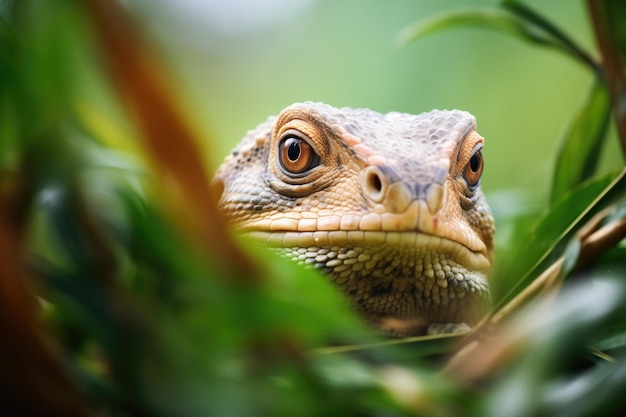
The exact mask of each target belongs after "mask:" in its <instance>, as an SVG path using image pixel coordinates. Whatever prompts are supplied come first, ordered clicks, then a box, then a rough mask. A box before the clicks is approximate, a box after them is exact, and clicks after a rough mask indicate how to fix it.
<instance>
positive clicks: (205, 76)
mask: <svg viewBox="0 0 626 417" xmlns="http://www.w3.org/2000/svg"><path fill="white" fill-rule="evenodd" d="M127 3H128V4H129V5H130V6H131V7H133V8H136V9H137V10H139V11H140V13H139V14H138V15H139V16H142V17H143V18H144V19H145V20H144V21H143V23H144V24H145V26H146V28H147V30H148V31H149V33H150V34H151V35H152V36H153V37H154V39H155V45H158V48H160V53H161V54H162V56H163V57H165V62H166V64H167V65H168V67H169V69H170V70H171V71H172V72H173V74H175V77H176V80H177V82H178V83H179V92H180V94H181V96H182V97H184V99H185V101H186V104H187V106H188V110H189V111H190V114H193V116H194V119H195V120H196V121H197V123H198V125H199V126H200V127H201V129H202V130H203V131H204V132H206V133H207V137H208V136H209V135H211V136H212V137H213V138H214V142H216V143H212V144H210V145H208V144H205V145H206V148H207V149H211V152H210V153H207V155H208V156H207V158H208V159H209V162H210V163H211V164H212V165H213V166H214V167H215V166H217V165H218V164H219V163H220V161H221V159H222V157H223V156H224V155H226V153H227V152H228V151H229V150H230V149H231V148H232V147H233V146H234V145H235V144H236V143H237V142H238V141H239V140H240V139H241V138H242V137H243V136H244V135H245V133H246V131H247V130H248V129H251V128H253V127H254V126H256V125H257V124H258V123H260V122H262V121H264V120H265V118H267V117H268V116H269V115H272V114H276V113H277V112H279V111H280V110H281V109H282V108H283V107H285V106H287V105H289V104H291V103H293V102H298V101H306V100H313V101H323V102H326V103H329V104H332V105H334V106H336V107H340V106H348V107H369V108H371V109H374V110H377V111H380V112H387V111H402V112H409V113H420V112H423V111H428V110H430V109H433V108H440V109H444V108H446V109H450V108H459V109H464V110H467V111H470V112H471V113H473V114H474V115H475V116H476V117H477V119H478V127H479V132H480V133H481V134H482V135H483V136H484V137H485V138H486V140H487V142H486V144H487V146H486V149H485V158H486V164H487V165H486V171H485V174H484V180H483V188H484V189H485V191H486V192H487V194H488V195H494V197H492V199H493V200H494V202H493V205H494V206H495V207H494V210H496V211H498V207H499V201H500V200H501V199H503V200H504V201H505V202H506V201H510V200H509V198H511V191H521V192H523V193H524V196H525V200H524V201H526V202H531V203H537V204H542V203H543V204H545V200H546V198H547V195H548V193H549V189H550V183H551V182H550V178H551V173H552V168H553V167H552V161H553V160H554V155H555V151H556V149H557V147H558V143H559V136H560V134H561V133H562V131H563V129H564V126H565V124H566V123H567V122H568V120H569V119H570V118H571V117H572V115H573V113H574V112H575V111H576V109H577V108H578V107H579V106H580V104H581V102H582V101H583V100H584V98H585V96H586V94H587V91H588V89H589V88H590V86H591V83H592V76H591V74H590V73H589V71H587V70H586V69H585V68H582V67H581V66H580V65H579V64H577V63H575V62H573V61H572V60H571V59H570V58H569V57H567V56H565V55H562V54H560V53H558V52H555V51H552V50H546V49H542V48H537V47H536V46H534V45H528V44H525V43H523V42H520V41H519V40H518V39H514V38H513V37H510V36H508V35H506V34H503V33H501V32H495V31H492V30H485V29H480V28H459V29H454V30H450V31H445V32H441V33H437V34H433V35H430V36H426V37H423V38H420V39H418V40H417V41H414V42H411V43H409V44H408V45H404V46H402V45H400V44H399V43H398V42H397V37H398V34H399V32H400V31H401V30H402V29H404V28H405V27H407V26H409V25H411V24H413V23H414V22H416V21H420V20H424V19H427V18H430V17H432V16H435V15H438V14H440V13H442V12H446V11H450V10H456V9H462V8H467V7H475V6H495V5H496V2H495V1H489V0H482V1H472V2H471V4H470V3H468V2H466V1H453V0H446V1H439V0H437V1H435V0H422V1H413V0H394V1H391V2H381V1H376V0H360V1H353V0H266V1H258V0H232V1H219V0H208V1H202V0H149V1H148V0H132V1H128V2H127ZM526 4H528V5H529V6H530V7H532V8H534V9H536V10H538V11H540V12H541V13H542V14H543V15H544V16H546V17H548V18H549V19H550V20H552V21H553V22H555V23H556V24H558V25H560V26H561V27H562V28H563V29H564V30H565V31H566V32H567V33H568V34H570V35H571V36H573V37H574V39H575V40H576V41H578V42H579V43H580V44H581V45H583V46H584V47H586V48H587V49H589V50H592V51H593V50H595V45H594V42H593V39H592V37H591V32H590V23H589V22H588V21H587V16H586V10H585V4H584V2H580V1H569V0H560V1H557V0H555V1H550V2H545V1H528V2H526ZM619 154H620V152H619V148H618V145H617V141H615V140H614V138H613V139H611V140H610V144H609V146H607V147H606V151H605V153H604V155H603V157H602V167H601V170H602V171H604V170H606V169H608V168H614V167H619V166H621V157H620V156H619ZM502 190H507V194H506V195H502V194H500V195H496V194H499V192H500V191H502ZM518 197H519V195H518ZM516 201H518V200H516ZM496 214H497V213H496Z"/></svg>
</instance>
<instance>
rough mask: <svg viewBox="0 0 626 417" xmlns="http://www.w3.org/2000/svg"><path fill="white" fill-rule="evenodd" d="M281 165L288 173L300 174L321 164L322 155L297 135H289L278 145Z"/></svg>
mask: <svg viewBox="0 0 626 417" xmlns="http://www.w3.org/2000/svg"><path fill="white" fill-rule="evenodd" d="M278 158H279V161H280V166H281V168H282V169H283V171H285V173H287V174H291V175H300V174H304V173H305V172H307V171H308V170H310V169H312V168H314V167H316V166H317V165H319V162H320V157H319V155H317V153H315V150H314V149H313V147H312V146H311V145H310V144H309V143H308V142H307V141H306V140H304V139H302V138H299V137H297V136H287V137H285V138H284V139H283V140H281V141H280V144H279V145H278Z"/></svg>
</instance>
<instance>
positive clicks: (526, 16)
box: [501, 0, 598, 72]
mask: <svg viewBox="0 0 626 417" xmlns="http://www.w3.org/2000/svg"><path fill="white" fill-rule="evenodd" d="M501 4H502V7H504V8H505V9H506V10H509V11H510V12H511V13H513V14H515V15H516V16H518V17H519V18H521V19H522V20H525V21H527V22H529V23H531V24H534V25H536V26H537V27H540V28H541V29H542V30H544V31H545V32H546V33H549V34H550V35H552V36H553V37H554V39H555V40H557V41H558V42H559V44H560V46H561V48H563V49H566V50H567V51H568V52H569V54H570V55H572V56H573V57H576V58H578V59H579V61H580V62H582V63H584V64H587V65H588V66H589V67H590V68H591V69H592V70H594V71H595V72H597V71H598V65H597V64H596V62H595V61H594V60H593V58H591V56H590V55H589V54H588V53H587V52H586V51H584V50H583V49H582V47H580V46H579V45H577V44H576V42H574V40H573V39H572V38H570V37H569V36H567V34H565V32H563V31H562V30H561V29H559V28H558V27H557V26H556V25H554V24H553V23H552V22H550V21H549V20H548V19H546V18H544V17H543V16H541V15H540V14H539V13H537V12H535V11H534V10H532V9H531V8H530V7H528V6H527V5H525V4H523V3H520V2H518V1H516V0H502V1H501Z"/></svg>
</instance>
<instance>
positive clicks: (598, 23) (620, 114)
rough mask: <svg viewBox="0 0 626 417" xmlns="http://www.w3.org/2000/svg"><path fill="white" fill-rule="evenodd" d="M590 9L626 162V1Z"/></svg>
mask: <svg viewBox="0 0 626 417" xmlns="http://www.w3.org/2000/svg"><path fill="white" fill-rule="evenodd" d="M587 7H588V9H589V14H590V16H591V20H592V23H593V29H594V31H595V36H596V42H597V43H598V47H599V48H600V53H601V55H602V63H601V66H602V69H603V71H604V75H605V77H606V79H607V82H608V85H609V89H610V94H611V101H612V104H613V116H614V117H615V123H616V124H617V132H618V134H619V138H620V143H621V145H622V153H623V155H624V157H625V158H626V71H625V57H624V50H626V39H624V38H620V33H619V32H620V30H622V29H623V24H624V22H623V19H624V16H625V15H626V3H625V2H624V1H623V0H587ZM622 32H623V30H622ZM623 36H624V35H622V37H623Z"/></svg>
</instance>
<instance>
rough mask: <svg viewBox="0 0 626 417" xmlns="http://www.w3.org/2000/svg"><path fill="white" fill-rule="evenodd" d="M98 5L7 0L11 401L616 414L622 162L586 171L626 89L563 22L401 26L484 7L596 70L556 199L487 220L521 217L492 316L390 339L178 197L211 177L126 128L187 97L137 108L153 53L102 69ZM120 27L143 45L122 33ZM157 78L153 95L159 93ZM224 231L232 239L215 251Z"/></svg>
mask: <svg viewBox="0 0 626 417" xmlns="http://www.w3.org/2000/svg"><path fill="white" fill-rule="evenodd" d="M107 3H109V4H114V3H113V2H106V1H98V0H94V1H91V2H80V1H74V0H59V1H56V2H50V1H45V0H23V1H21V2H0V116H1V117H2V123H1V124H0V199H1V201H2V210H1V211H0V250H1V252H2V253H3V258H2V265H0V266H1V269H0V284H1V285H0V332H1V333H2V334H3V340H5V341H8V342H4V343H3V347H2V349H4V350H3V351H2V355H0V365H1V369H2V370H3V372H2V374H3V375H2V376H0V398H1V399H2V401H1V402H0V410H2V412H3V414H4V413H5V412H7V413H9V414H8V415H19V414H24V415H27V414H29V415H33V414H35V415H93V414H96V413H97V414H102V415H111V416H129V415H155V416H160V415H163V416H166V415H167V416H169V415H175V416H186V415H190V416H191V415H225V416H231V415H237V416H246V415H249V416H257V415H271V416H280V415H285V416H292V415H299V416H300V415H311V416H315V415H359V416H366V415H370V416H404V415H429V416H457V415H477V416H478V415H480V416H538V415H568V416H591V415H598V414H601V415H612V414H615V413H617V412H619V407H620V406H622V405H623V402H624V400H623V398H622V397H623V395H622V393H623V390H624V389H625V388H626V378H625V375H626V372H625V366H626V351H625V348H626V323H624V317H626V315H625V313H626V312H625V311H624V306H625V305H626V281H624V276H625V273H626V261H625V259H626V249H625V248H624V247H623V245H621V244H620V243H619V242H620V241H621V239H622V238H623V236H624V235H625V234H626V230H624V229H626V227H625V224H626V220H625V219H626V209H625V207H626V204H624V198H623V196H624V195H625V194H626V179H625V175H626V174H625V171H620V172H612V173H609V174H603V175H600V174H599V173H598V172H596V170H597V163H598V159H599V155H600V153H601V150H602V149H603V147H605V146H606V141H605V137H606V136H607V126H608V124H609V122H610V119H611V115H613V119H614V120H613V121H614V122H616V123H617V124H618V125H619V124H620V123H623V120H622V119H620V117H622V116H621V115H620V111H622V109H617V110H616V108H615V104H614V103H616V97H617V98H618V99H619V98H620V97H621V95H622V94H623V91H616V90H615V88H614V87H615V84H614V83H613V82H612V81H611V80H612V79H614V77H615V73H614V72H613V73H611V75H610V74H607V69H606V68H605V67H603V66H602V65H600V64H599V63H597V62H595V61H594V60H593V59H592V58H591V55H590V54H589V53H587V52H586V51H584V49H583V48H582V47H580V46H578V45H577V44H576V43H575V42H574V41H573V40H572V39H571V38H570V37H569V36H568V35H567V34H566V33H565V32H564V31H562V30H561V29H559V27H558V26H557V25H556V24H555V23H553V22H551V21H549V20H547V19H546V18H544V17H542V16H541V14H539V13H537V12H535V11H533V10H531V9H529V8H528V7H527V6H524V5H523V4H521V3H518V2H513V1H505V2H503V3H502V8H498V9H488V10H478V11H475V10H470V11H463V12H451V13H449V14H446V15H444V16H441V17H436V18H434V19H430V20H427V21H426V22H425V23H419V24H418V25H414V26H412V27H411V28H409V29H407V30H405V31H404V32H402V34H401V35H400V36H401V38H402V39H403V41H404V42H408V41H413V40H415V39H417V38H419V37H421V36H424V35H426V34H430V33H434V32H437V31H439V30H443V29H448V28H453V27H457V26H459V25H467V24H470V25H479V26H487V27H490V28H493V29H497V30H500V31H504V32H507V33H509V34H513V35H514V36H516V37H518V38H519V39H522V40H525V41H530V42H532V43H534V44H540V45H543V46H548V47H550V48H552V49H556V50H558V51H560V52H564V53H566V54H567V55H568V56H571V57H573V58H574V59H575V60H576V61H577V62H579V63H582V64H583V65H584V67H585V68H587V69H589V70H591V71H592V72H593V74H594V75H595V76H596V84H595V85H594V86H593V88H592V91H591V94H590V95H589V97H588V101H587V102H586V103H585V105H584V106H583V107H582V108H581V109H580V111H579V113H577V114H576V115H575V116H574V117H573V118H572V120H571V121H570V122H569V123H565V122H564V124H566V128H565V130H564V132H565V133H564V135H563V137H562V139H561V143H562V146H561V149H560V151H559V152H558V154H557V155H556V157H555V158H556V160H555V172H554V179H553V193H552V196H551V201H550V204H549V206H548V207H547V208H546V209H545V210H544V212H543V214H542V215H541V216H539V217H538V218H537V219H532V223H533V224H532V226H530V227H528V222H529V220H528V218H529V217H531V215H529V214H528V213H527V212H525V211H523V210H522V213H521V214H520V215H518V216H512V217H511V218H510V219H509V221H510V222H511V224H508V225H503V226H502V225H499V227H502V228H507V227H509V228H510V229H511V230H515V231H516V232H515V233H513V234H512V235H511V239H512V241H511V242H508V245H507V249H508V250H506V251H502V252H501V253H503V254H505V255H506V256H507V257H506V258H505V259H501V260H499V261H498V264H497V268H496V271H495V272H494V277H493V282H494V297H495V300H494V301H495V303H494V305H495V306H494V312H493V314H492V315H490V317H488V318H486V320H485V322H484V324H483V325H482V326H479V328H478V329H477V330H476V331H474V332H473V333H471V334H470V335H467V336H466V337H460V336H453V335H441V336H428V337H418V338H411V339H406V340H386V339H383V338H381V337H380V336H378V335H376V334H373V333H372V331H371V330H370V329H368V328H367V327H366V326H365V325H364V324H363V323H361V321H360V320H359V319H358V318H357V317H355V315H354V314H353V313H352V312H351V311H350V310H349V309H348V308H347V307H346V305H345V303H344V300H343V298H342V297H341V296H340V295H339V294H338V293H337V291H335V289H334V287H332V286H331V285H330V284H329V283H327V282H326V281H325V280H324V279H323V277H320V276H318V274H317V273H315V272H314V271H311V270H308V269H306V268H302V267H301V266H300V265H296V264H294V263H292V262H290V261H286V260H284V259H282V258H279V257H277V256H275V255H274V254H272V253H268V252H266V251H265V250H264V249H262V248H259V247H256V246H252V245H250V244H249V243H248V242H245V241H240V240H241V239H240V238H239V237H236V236H232V235H231V234H229V233H228V232H226V231H224V232H223V234H222V235H220V236H217V237H216V236H207V235H206V233H205V229H203V228H202V227H200V226H202V225H203V224H204V223H203V221H208V222H209V223H211V222H213V223H217V222H219V219H217V218H209V219H208V220H207V219H205V218H201V217H202V216H198V214H197V212H194V210H193V207H191V203H189V201H193V200H194V198H195V199H198V200H202V199H203V198H205V197H206V195H208V193H209V190H207V189H203V188H202V186H201V185H197V184H196V185H190V184H188V183H185V182H184V181H183V180H181V178H184V176H181V175H177V174H180V171H176V170H184V169H185V168H186V166H185V165H186V162H189V161H183V162H184V163H182V164H181V163H178V165H177V164H176V163H172V160H168V159H167V157H168V155H167V154H166V153H165V154H163V153H162V154H159V153H158V147H155V146H154V145H155V143H156V142H150V140H149V139H147V138H145V137H144V138H143V139H144V140H145V143H146V144H147V145H146V146H145V150H144V147H142V146H140V145H138V143H136V142H132V143H128V141H130V140H133V139H132V138H134V137H138V136H141V135H140V134H139V133H137V132H145V131H147V130H146V129H145V127H146V126H145V123H149V122H152V123H155V124H158V123H160V122H161V121H163V120H164V119H171V120H175V121H177V120H178V119H176V118H177V117H178V116H177V115H175V114H172V113H168V112H165V113H159V114H151V115H150V114H149V115H148V116H151V118H150V117H148V118H147V119H141V117H138V116H137V111H136V108H134V107H133V103H136V101H135V102H134V101H133V100H136V99H137V97H136V96H132V94H133V93H134V92H135V90H133V88H135V86H133V84H126V87H127V89H125V90H124V89H122V90H121V91H120V89H119V86H120V84H122V85H124V83H123V81H125V80H126V81H127V79H125V78H124V77H125V76H127V74H128V73H129V72H132V71H138V73H139V74H144V75H145V74H152V72H149V71H146V68H155V67H157V65H146V66H144V67H142V66H141V65H139V64H138V63H136V62H135V63H128V62H126V63H123V65H126V66H125V67H123V69H125V70H126V71H119V72H117V73H116V72H115V64H118V65H122V64H120V63H119V62H118V61H115V58H110V57H111V56H113V57H114V56H115V48H110V44H107V41H109V42H111V41H112V39H113V38H114V36H115V35H114V34H112V32H107V30H109V29H111V28H110V27H107V26H106V24H103V22H105V21H106V19H105V14H106V13H116V12H115V10H116V9H115V8H113V9H110V8H107V7H105V6H103V5H104V4H107ZM604 3H605V4H606V5H607V7H608V8H609V10H612V13H609V15H608V20H606V21H603V20H602V16H600V18H599V17H598V16H597V15H596V16H595V20H596V21H600V22H601V23H596V25H598V24H600V25H602V24H605V25H610V27H614V28H617V29H615V32H616V33H617V34H616V36H615V39H616V42H617V43H616V45H617V46H619V48H617V49H610V48H609V49H605V50H603V51H602V52H603V53H607V51H608V52H611V51H612V52H614V53H616V54H618V55H619V54H621V56H623V55H624V50H626V42H625V39H626V37H624V32H623V25H621V26H619V25H618V24H617V22H616V21H615V19H616V17H615V15H616V12H615V11H616V10H617V9H620V7H623V6H622V5H621V3H620V2H619V1H618V0H615V1H606V2H604ZM594 10H595V13H598V10H597V9H593V8H592V13H593V12H594ZM117 13H119V11H117ZM119 17H120V16H118V18H119ZM605 18H606V16H605ZM124 22H125V20H123V19H122V20H120V25H121V26H124ZM602 22H604V23H602ZM618 26H619V28H618ZM600 27H601V26H600ZM595 30H596V31H599V27H598V26H595ZM126 40H127V43H128V44H130V45H136V39H135V38H134V37H133V36H132V33H129V34H128V37H127V38H126ZM107 45H109V46H108V47H107ZM107 48H109V49H107ZM94 51H97V52H94ZM132 51H133V52H135V53H136V54H137V55H141V54H143V53H144V52H145V51H144V50H142V49H139V48H138V49H134V50H132ZM405 53H409V52H406V51H405ZM107 54H112V55H107ZM107 56H109V60H108V61H107V58H106V57H107ZM102 57H104V58H102ZM100 58H101V59H102V60H99V59H100ZM605 61H606V60H604V61H603V62H605ZM138 62H139V63H141V61H138ZM146 62H148V63H149V64H155V62H152V61H146ZM112 68H113V69H112ZM621 70H622V72H623V68H621ZM141 71H146V72H141ZM112 74H113V75H112ZM125 74H126V75H125ZM609 75H610V76H609ZM116 77H118V78H116ZM120 77H121V78H120ZM612 77H613V78H612ZM622 77H624V74H622ZM120 79H121V80H122V82H120ZM159 80H161V79H160V78H159ZM151 82H152V81H147V82H146V84H142V85H141V88H143V90H141V89H139V90H141V92H142V93H143V94H148V93H154V91H157V90H156V88H157V87H155V86H160V84H159V83H158V82H154V83H153V84H151ZM116 88H117V89H116ZM137 88H138V87H137ZM130 90H132V91H130ZM139 90H137V91H139ZM148 95H149V94H148ZM118 97H119V98H118ZM150 97H151V103H150V104H154V103H155V102H157V103H158V102H159V100H161V99H160V98H159V96H158V95H151V96H150ZM165 97H166V98H169V99H170V101H171V103H175V102H176V100H175V99H174V98H173V96H167V95H165ZM144 100H147V99H145V98H144ZM617 101H618V102H619V100H617ZM146 102H147V101H144V103H146ZM102 103H107V104H106V105H103V104H102ZM129 103H130V104H129ZM105 108H106V110H105ZM155 108H158V107H155ZM173 108H175V106H173ZM547 111H549V109H547ZM146 120H148V122H146ZM173 125H176V123H173ZM159 126H161V125H159ZM618 130H619V129H618ZM148 131H149V130H148ZM621 140H622V141H623V142H626V138H625V137H621ZM156 145H159V143H156ZM179 146H181V147H185V146H188V144H186V143H185V142H184V141H180V143H179ZM155 149H157V150H155ZM187 150H188V151H197V149H195V148H189V149H187ZM207 176H208V174H207ZM194 187H195V188H194ZM191 196H193V197H194V198H190V197H191ZM207 201H210V198H207ZM515 222H517V223H515ZM198 225H200V226H198ZM215 242H217V245H218V246H219V247H216V246H211V245H215V244H216V243H215ZM230 243H233V247H235V248H236V250H235V253H234V254H233V253H232V252H228V251H220V252H218V249H223V247H228V246H229V244H230ZM217 253H220V254H222V255H220V256H218V255H216V254H217ZM229 256H232V257H233V258H234V259H236V262H232V261H233V258H229ZM551 271H553V272H551ZM555 276H556V278H554V277H555ZM561 282H564V287H565V288H564V289H563V290H562V291H559V289H560V285H559V284H560V283H561ZM24 294H26V295H24ZM33 299H35V300H36V303H35V304H36V305H35V306H33ZM33 317H34V318H33ZM27 336H28V337H27ZM31 336H32V337H31ZM33 347H38V348H40V350H36V349H34V348H33ZM38 352H39V353H38ZM42 352H43V353H42ZM5 353H6V354H5ZM42 363H43V364H45V365H49V366H41V364H42ZM42 375H51V377H50V378H49V379H45V378H44V377H42ZM615 415H616V414H615Z"/></svg>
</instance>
